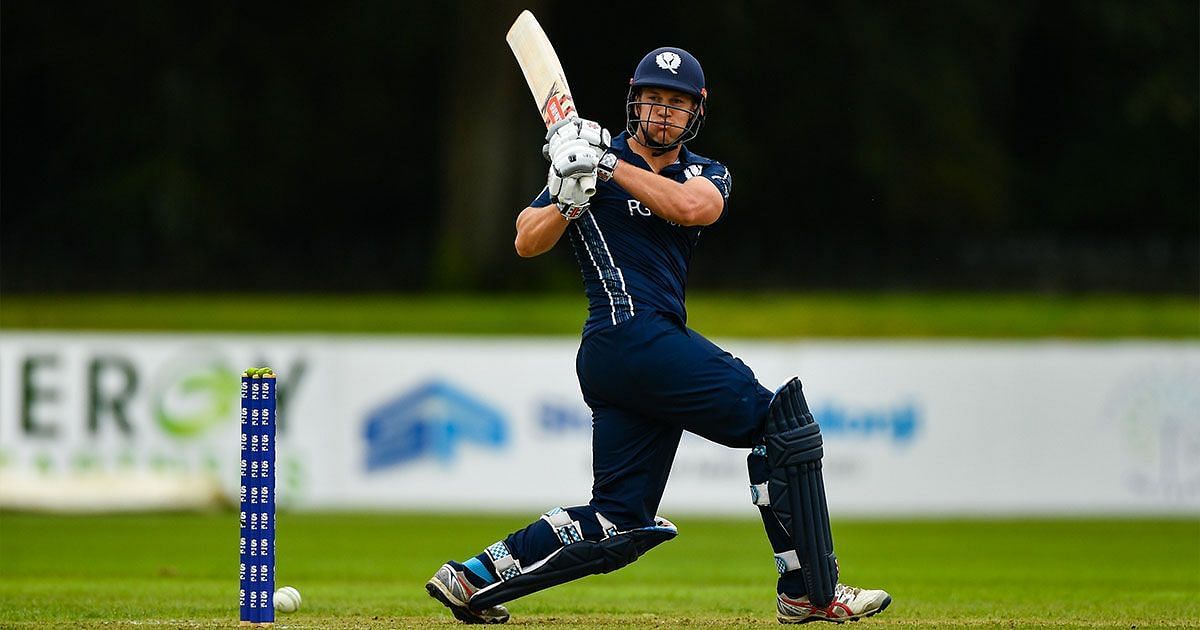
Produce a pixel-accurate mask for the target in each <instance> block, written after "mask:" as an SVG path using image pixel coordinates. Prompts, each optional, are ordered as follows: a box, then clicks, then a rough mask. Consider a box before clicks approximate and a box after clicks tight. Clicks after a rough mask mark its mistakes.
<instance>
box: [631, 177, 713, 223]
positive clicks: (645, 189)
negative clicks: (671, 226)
mask: <svg viewBox="0 0 1200 630" xmlns="http://www.w3.org/2000/svg"><path fill="white" fill-rule="evenodd" d="M613 180H614V181H616V182H617V184H619V185H620V186H621V188H624V189H625V190H627V191H628V192H629V194H631V195H633V196H634V197H635V198H636V199H637V200H638V201H641V202H642V204H643V205H644V206H645V207H647V208H649V209H650V211H651V212H653V213H654V214H656V215H658V216H660V217H662V218H664V219H666V220H668V221H671V222H674V223H678V224H679V225H708V224H710V223H712V222H713V221H716V220H717V217H719V216H720V214H721V206H720V205H719V204H714V202H713V199H712V196H711V195H706V194H704V193H703V192H702V191H701V190H700V189H699V188H698V187H695V186H688V185H686V184H681V183H679V182H677V181H674V180H671V179H667V178H666V177H663V176H661V175H657V174H655V173H651V172H650V171H647V170H645V169H641V168H637V167H636V166H633V165H630V164H626V163H625V162H618V163H617V168H616V169H614V170H613Z"/></svg>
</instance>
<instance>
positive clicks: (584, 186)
mask: <svg viewBox="0 0 1200 630" xmlns="http://www.w3.org/2000/svg"><path fill="white" fill-rule="evenodd" d="M579 189H580V190H582V191H583V194H585V195H587V196H589V197H591V196H592V195H594V194H596V176H595V175H584V176H583V177H580V178H579Z"/></svg>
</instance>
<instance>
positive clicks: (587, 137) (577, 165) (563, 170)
mask: <svg viewBox="0 0 1200 630" xmlns="http://www.w3.org/2000/svg"><path fill="white" fill-rule="evenodd" d="M611 142H612V137H611V136H610V135H609V133H608V130H607V129H605V128H604V127H601V126H600V124H599V123H597V122H595V121H591V120H584V119H582V118H568V119H566V120H560V121H559V122H557V123H555V124H554V125H553V126H552V127H550V129H548V130H547V131H546V144H545V146H543V147H542V155H544V156H545V157H546V159H548V160H550V163H551V164H552V165H554V166H555V167H556V168H558V171H559V174H560V175H561V176H563V177H569V176H571V175H576V174H581V173H583V172H584V170H585V167H590V168H588V169H587V170H595V168H596V167H595V165H594V164H593V162H595V161H598V160H599V159H600V156H602V155H604V152H605V151H607V150H608V148H609V144H610V143H611ZM588 149H591V151H590V152H591V153H592V156H588V155H587V153H588V152H589V151H588Z"/></svg>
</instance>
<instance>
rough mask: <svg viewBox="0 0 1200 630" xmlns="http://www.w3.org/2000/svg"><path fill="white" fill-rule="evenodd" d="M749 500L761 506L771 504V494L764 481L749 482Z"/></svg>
mask: <svg viewBox="0 0 1200 630" xmlns="http://www.w3.org/2000/svg"><path fill="white" fill-rule="evenodd" d="M750 502H751V503H753V504H754V505H760V506H763V507H767V506H769V505H771V495H770V493H768V492H767V484H766V483H752V484H750Z"/></svg>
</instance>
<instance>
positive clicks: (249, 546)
mask: <svg viewBox="0 0 1200 630" xmlns="http://www.w3.org/2000/svg"><path fill="white" fill-rule="evenodd" d="M275 384H276V380H275V373H274V372H273V371H271V368H251V369H249V370H246V371H245V372H244V373H242V391H241V394H242V417H241V424H242V437H241V458H240V459H241V465H240V467H241V475H242V479H241V486H240V488H239V491H238V495H239V498H240V503H241V506H240V511H239V515H240V520H241V536H240V539H239V542H238V550H239V553H240V555H241V558H240V560H241V562H240V564H239V567H238V578H239V591H238V607H239V609H240V613H241V624H240V625H242V626H270V625H272V624H273V623H274V622H275V605H274V601H273V596H274V593H275V420H276V418H275Z"/></svg>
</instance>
